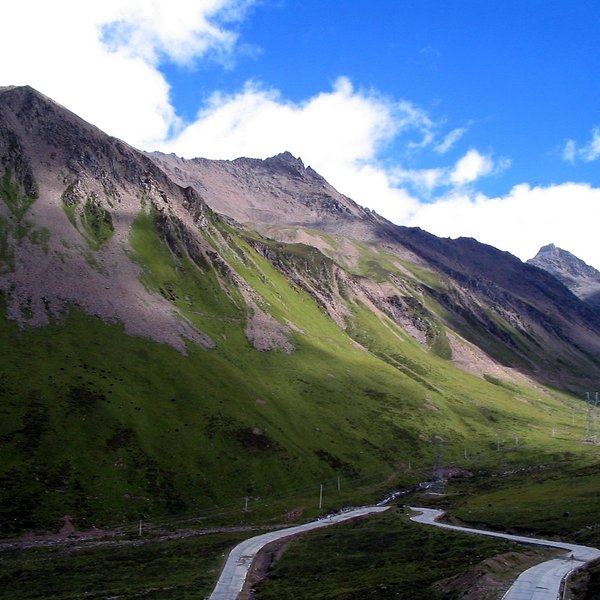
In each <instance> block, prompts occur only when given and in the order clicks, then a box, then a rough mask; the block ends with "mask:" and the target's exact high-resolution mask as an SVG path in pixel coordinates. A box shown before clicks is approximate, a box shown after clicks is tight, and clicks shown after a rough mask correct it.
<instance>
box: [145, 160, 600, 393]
mask: <svg viewBox="0 0 600 600" xmlns="http://www.w3.org/2000/svg"><path fill="white" fill-rule="evenodd" d="M149 156H150V157H151V158H152V159H153V160H154V161H155V163H156V164H157V165H158V166H159V167H160V168H161V169H163V170H164V171H165V172H166V173H167V174H168V175H169V176H170V177H171V178H172V179H173V180H174V181H176V182H177V183H178V184H180V185H182V186H192V187H193V188H194V189H196V190H197V191H198V193H199V194H200V195H201V197H202V198H203V200H205V201H206V203H207V204H208V205H209V206H210V207H211V208H212V209H213V210H214V211H216V212H218V213H220V214H224V215H227V216H229V217H231V218H233V219H236V220H237V221H239V222H241V223H243V224H245V225H246V226H248V227H250V228H252V229H253V230H255V231H260V232H262V233H263V234H264V235H267V236H269V237H271V238H275V239H278V240H280V241H282V242H286V243H302V244H306V245H310V246H312V247H315V248H317V249H318V250H319V251H321V252H322V253H324V254H325V255H327V256H328V257H329V258H331V259H332V260H333V261H335V263H336V264H337V265H340V266H342V267H343V268H344V269H346V270H347V271H350V272H352V273H355V274H358V273H360V272H361V271H360V269H361V266H362V267H364V264H365V258H364V255H365V249H367V248H368V250H369V251H370V252H376V253H379V252H381V251H384V252H385V253H386V254H387V255H388V257H389V258H390V259H391V260H392V261H394V263H395V264H394V267H393V268H392V269H390V271H389V273H385V270H386V269H385V268H384V269H381V264H377V261H371V262H370V263H369V262H368V261H367V264H371V265H372V266H373V268H374V269H375V270H380V272H379V273H378V275H377V276H378V277H379V278H380V279H384V280H385V282H386V284H387V285H389V284H391V287H390V288H386V289H385V290H384V289H381V286H380V287H379V288H378V289H377V290H374V289H370V290H369V292H368V293H369V294H370V295H371V297H373V296H377V297H376V298H374V303H375V304H376V305H377V306H378V307H379V308H380V309H381V310H382V311H383V312H384V313H386V314H387V315H389V316H390V317H391V318H392V319H395V320H397V321H399V322H402V324H403V326H404V327H405V328H407V329H408V330H412V331H413V332H415V331H418V330H419V328H420V329H421V332H420V333H421V338H420V339H421V341H423V340H424V339H425V338H426V337H427V335H429V342H430V345H431V342H432V341H433V338H434V337H435V335H434V334H433V333H432V331H433V330H434V329H436V327H437V326H431V327H430V328H429V332H428V333H427V332H424V331H423V324H422V322H421V325H419V324H418V323H419V319H416V320H415V319H414V318H413V317H414V316H415V311H414V307H412V308H411V307H410V303H411V302H413V301H416V302H417V303H418V305H421V306H422V305H426V306H430V305H431V303H432V302H434V303H436V304H437V306H438V310H434V311H433V312H434V313H436V314H437V315H438V317H441V313H442V312H443V317H442V318H441V321H442V322H443V325H444V326H445V327H449V328H450V330H451V331H453V332H454V333H456V334H458V335H459V336H460V339H463V338H464V339H466V340H468V341H469V342H471V343H473V344H474V345H475V346H476V347H478V348H480V349H481V350H483V351H484V353H485V355H486V356H491V357H492V358H493V359H495V360H496V361H498V362H499V363H501V364H503V365H505V366H510V367H515V368H518V369H520V370H522V371H524V372H527V373H528V374H535V376H536V377H537V378H540V379H541V380H544V381H547V382H550V381H551V382H552V383H554V384H558V385H559V386H560V385H570V384H569V383H568V381H567V380H569V379H570V378H571V375H570V374H569V373H572V371H573V370H574V371H575V372H577V376H576V378H575V379H577V380H579V382H580V383H582V382H581V379H580V378H581V373H580V369H581V367H582V366H583V365H585V367H584V368H585V369H589V373H590V376H592V375H591V374H592V373H593V372H596V369H597V357H598V353H599V351H600V345H599V340H598V332H599V331H600V315H598V314H595V313H594V312H593V311H592V310H590V308H589V306H587V305H586V304H584V303H582V302H581V301H579V300H578V299H577V298H576V297H574V295H573V294H572V293H571V292H570V290H569V289H567V287H566V286H564V285H563V284H561V283H560V282H559V281H557V280H556V279H555V278H554V277H552V276H549V275H547V274H546V273H544V272H540V271H539V270H537V269H533V268H532V267H531V266H530V265H528V264H523V263H522V262H521V261H520V260H519V259H517V258H516V257H514V256H512V255H510V254H509V253H506V252H501V251H499V250H497V249H495V248H493V247H491V246H487V245H484V244H481V243H478V242H477V241H475V240H473V239H465V238H459V239H457V240H450V239H440V238H437V237H435V236H433V235H431V234H429V233H427V232H425V231H422V230H420V229H418V228H407V227H401V226H397V225H393V224H392V223H390V222H389V221H386V220H385V219H383V218H382V217H380V216H379V215H377V214H376V213H374V212H371V211H369V210H367V209H363V208H361V207H359V206H358V205H356V204H355V203H354V202H353V201H352V200H350V199H349V198H346V197H345V196H343V195H341V194H339V193H338V192H336V191H335V190H333V189H332V188H331V186H329V185H328V184H327V183H326V182H325V181H324V180H323V178H322V177H320V176H319V175H318V174H316V173H315V172H314V170H312V169H311V168H310V167H304V165H303V163H302V161H301V160H300V159H297V158H294V157H293V156H292V155H291V154H290V153H284V154H281V155H279V156H276V157H273V158H270V159H266V160H264V161H260V160H256V159H247V158H240V159H237V160H234V161H214V160H212V161H211V160H206V159H193V160H185V159H182V158H179V157H177V156H175V155H173V154H171V155H165V154H161V153H157V152H154V153H150V154H149ZM361 261H363V263H362V265H361ZM398 261H401V264H402V266H400V265H399V263H398ZM415 267H417V268H421V269H426V270H427V271H429V272H430V274H431V275H430V278H429V279H427V278H426V279H425V280H420V281H419V287H418V290H411V289H407V288H406V287H405V286H401V287H400V288H398V287H395V288H394V286H395V285H396V284H397V282H398V278H397V277H395V276H394V275H393V270H394V269H399V268H400V269H401V270H403V271H404V273H406V269H407V268H408V270H409V271H410V270H411V269H412V270H413V275H414V268H415ZM369 274H370V275H373V274H374V273H369ZM390 276H391V277H390ZM394 277H395V278H394ZM431 278H433V279H434V280H435V284H433V283H432V281H431ZM379 283H380V284H381V283H382V282H379ZM371 288H372V286H371ZM415 292H416V294H415ZM419 318H420V317H419ZM416 335H417V338H418V337H419V336H418V334H416ZM458 339H459V338H455V337H452V336H451V337H450V340H449V343H450V344H451V345H452V344H454V345H458V344H459V342H458V341H457V340H458ZM575 348H576V349H575ZM457 353H459V351H457ZM576 356H577V358H575V357H576ZM567 365H568V366H567ZM565 366H567V368H566V369H565ZM573 381H574V380H573Z"/></svg>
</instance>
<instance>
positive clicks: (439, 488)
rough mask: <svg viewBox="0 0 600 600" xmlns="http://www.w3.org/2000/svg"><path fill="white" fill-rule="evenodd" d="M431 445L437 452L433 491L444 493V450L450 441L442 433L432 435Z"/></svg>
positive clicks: (434, 464)
mask: <svg viewBox="0 0 600 600" xmlns="http://www.w3.org/2000/svg"><path fill="white" fill-rule="evenodd" d="M431 445H432V446H433V450H434V452H435V458H434V463H433V486H432V487H433V491H434V492H436V493H438V494H443V493H444V484H445V480H444V459H443V452H444V450H445V448H446V446H447V445H448V442H447V441H446V440H445V439H444V438H443V437H442V436H440V435H437V434H435V433H434V434H432V435H431Z"/></svg>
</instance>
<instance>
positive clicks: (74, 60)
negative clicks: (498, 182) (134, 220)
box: [0, 0, 600, 267]
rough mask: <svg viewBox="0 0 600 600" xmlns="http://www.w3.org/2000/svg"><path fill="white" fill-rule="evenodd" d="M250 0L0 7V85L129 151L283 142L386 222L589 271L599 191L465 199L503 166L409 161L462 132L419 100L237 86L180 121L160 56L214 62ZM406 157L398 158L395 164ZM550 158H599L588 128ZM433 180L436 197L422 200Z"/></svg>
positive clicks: (345, 84)
mask: <svg viewBox="0 0 600 600" xmlns="http://www.w3.org/2000/svg"><path fill="white" fill-rule="evenodd" d="M257 1H259V0H195V1H194V2H189V1H188V0H103V1H102V2H79V1H76V0H54V1H53V2H47V1H46V0H20V1H19V2H12V3H10V2H9V3H5V4H6V5H5V6H3V10H2V23H3V31H2V36H0V52H1V53H2V56H4V57H5V60H3V61H1V62H0V85H24V84H29V85H32V86H34V87H36V88H37V89H39V90H40V91H42V92H44V93H46V94H47V95H49V96H50V97H52V98H54V99H55V100H57V101H58V102H61V103H62V104H64V105H65V106H67V107H69V108H70V109H71V110H73V111H75V112H76V113H77V114H79V115H80V116H82V117H83V118H85V119H87V120H88V121H91V122H92V123H94V124H96V125H98V126H99V127H101V128H102V129H104V130H105V131H107V132H108V133H110V134H112V135H116V136H118V137H121V138H123V139H125V140H126V141H128V142H129V143H131V144H133V145H135V146H138V147H141V148H147V149H154V148H156V147H158V146H159V145H161V144H162V147H163V149H165V150H168V151H176V152H177V153H179V154H182V155H184V156H187V157H193V156H206V157H214V158H236V157H238V156H240V155H247V156H254V157H266V156H270V155H273V154H276V153H279V152H282V151H283V150H290V151H291V152H292V153H293V154H295V155H296V156H301V157H302V158H303V159H304V161H305V163H307V164H310V165H311V166H313V167H314V168H315V169H316V170H317V171H319V172H320V173H321V174H322V175H324V176H325V177H326V178H327V179H328V180H329V181H330V182H331V183H332V184H333V185H334V186H335V187H337V188H338V189H339V190H340V191H342V192H343V193H345V194H347V195H349V196H350V197H352V198H354V199H355V200H356V201H357V202H359V203H361V204H363V205H365V206H368V207H370V208H373V209H374V210H376V211H377V212H379V213H380V214H382V215H384V216H386V217H387V218H389V219H390V220H392V221H394V222H396V223H399V224H410V225H418V226H421V227H423V228H425V229H428V230H430V231H432V232H433V233H435V234H438V235H447V236H459V235H469V236H472V237H475V238H477V239H479V240H480V241H483V242H487V243H490V244H493V245H495V246H497V247H499V248H502V249H506V250H509V251H511V252H513V253H514V254H516V255H518V256H519V257H521V258H523V259H525V258H529V257H531V256H533V255H534V254H535V253H536V252H537V249H538V248H539V247H540V246H541V245H544V244H546V243H549V242H554V243H556V244H557V245H559V246H561V247H564V248H565V249H567V250H569V251H571V252H574V253H575V254H577V255H578V256H580V257H581V258H583V259H584V260H586V261H587V262H589V263H590V264H593V265H594V266H596V267H600V250H598V249H597V248H598V245H597V242H596V241H595V240H596V231H594V230H593V229H594V227H595V224H596V223H597V222H598V220H599V219H598V217H599V216H600V214H599V211H600V208H599V207H600V190H598V189H594V188H591V187H589V186H586V185H583V184H574V183H569V184H563V185H556V186H551V187H548V188H530V187H529V186H528V185H526V184H523V185H520V186H516V187H514V188H513V189H512V190H511V191H510V193H509V194H507V195H505V196H501V197H496V198H489V197H487V196H484V195H481V194H477V193H476V192H475V191H474V189H473V184H475V183H476V182H477V181H478V180H479V179H480V178H482V177H484V176H489V175H492V174H495V173H497V172H499V171H500V170H502V169H504V168H507V166H508V164H509V162H508V161H507V160H506V159H496V158H493V157H492V155H491V154H487V155H486V154H482V153H480V152H479V151H478V150H476V149H471V150H469V151H468V152H466V153H465V154H464V155H463V156H462V157H461V158H459V159H458V160H457V161H456V162H454V164H452V163H449V164H447V165H442V166H435V167H427V166H425V168H422V167H421V168H419V167H417V168H415V167H414V160H412V159H414V156H416V155H419V156H422V154H424V153H425V152H427V151H433V152H435V153H437V154H438V155H445V154H446V153H447V152H449V151H450V150H451V149H453V148H454V147H455V144H456V143H457V142H458V141H459V140H460V139H462V138H463V136H464V135H465V133H466V130H465V128H457V129H454V130H452V131H450V132H449V133H447V134H446V135H444V136H440V135H439V131H440V126H439V124H438V123H436V122H434V121H433V120H432V119H431V117H430V116H429V115H428V114H427V113H426V112H425V111H424V110H422V109H421V108H419V107H418V106H415V105H414V104H412V103H410V102H407V101H397V100H393V99H390V98H386V97H384V96H382V95H381V94H379V93H378V92H376V91H373V90H356V89H354V88H353V86H352V83H351V81H350V80H349V79H347V78H343V77H342V78H339V79H338V80H337V81H336V82H335V84H334V86H333V88H332V89H331V90H329V91H325V92H322V93H320V94H317V95H315V96H313V97H312V98H308V99H306V100H305V101H304V102H299V103H293V102H289V101H287V100H286V99H285V98H283V97H282V96H281V94H279V92H277V91H276V90H273V89H269V88H265V87H261V86H260V85H257V84H253V83H248V84H247V85H246V86H245V87H244V88H243V89H242V90H240V91H239V92H238V93H236V94H232V95H222V94H218V93H215V94H214V95H213V97H212V98H211V100H210V102H208V103H207V104H206V105H205V106H204V107H203V108H202V110H201V111H200V112H199V113H198V116H197V119H196V120H195V122H194V123H191V124H187V125H184V124H183V123H181V122H180V120H179V119H178V117H177V114H176V111H175V109H174V107H173V105H172V103H171V101H170V97H169V94H170V88H169V83H168V82H167V81H166V79H165V77H164V75H163V74H162V72H161V71H160V66H161V63H162V62H164V61H167V60H168V61H172V62H175V63H177V64H180V65H186V66H189V65H193V63H194V62H195V61H196V60H198V59H199V58H200V57H204V58H207V57H210V59H211V60H218V61H221V62H223V63H225V62H226V61H227V58H228V57H231V56H232V53H234V52H235V51H236V48H237V47H238V44H239V42H238V38H237V33H236V29H235V23H236V22H239V21H240V19H242V18H244V15H245V13H246V11H247V10H248V8H249V7H250V6H251V5H253V4H254V3H255V2H257ZM173 132H176V133H178V135H174V134H173ZM388 144H395V147H396V148H397V150H398V152H397V155H396V159H395V160H394V161H393V162H392V163H388V162H385V163H384V162H383V161H382V160H380V159H381V156H382V155H383V149H384V148H387V147H388ZM407 157H409V158H410V159H411V160H407V161H406V162H407V163H408V164H403V163H404V159H405V158H407ZM563 157H564V158H565V159H566V160H570V161H571V162H575V161H576V160H583V161H588V162H589V161H593V160H596V159H597V158H598V157H600V129H594V130H592V133H591V139H590V140H589V141H588V142H587V143H586V144H585V145H583V146H581V147H578V146H577V144H576V142H575V141H573V140H569V141H568V142H567V143H566V145H565V148H564V151H563ZM438 159H439V157H438ZM409 165H410V166H409ZM440 189H445V190H446V192H445V194H444V195H443V196H442V197H437V198H436V197H434V193H436V192H438V193H439V190H440ZM409 190H414V192H411V191H409ZM414 193H418V194H419V195H421V197H422V198H423V197H424V198H425V199H426V200H428V202H427V203H423V202H422V201H419V199H417V198H416V197H415V196H414V195H413V194H414Z"/></svg>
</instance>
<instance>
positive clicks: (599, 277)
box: [527, 244, 600, 307]
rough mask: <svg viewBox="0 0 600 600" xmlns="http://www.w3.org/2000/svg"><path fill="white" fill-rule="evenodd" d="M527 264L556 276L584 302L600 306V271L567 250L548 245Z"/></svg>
mask: <svg viewBox="0 0 600 600" xmlns="http://www.w3.org/2000/svg"><path fill="white" fill-rule="evenodd" d="M527 262H528V263H529V264H531V265H535V266H536V267H539V268H540V269H543V270H544V271H547V272H548V273H551V274H552V275H554V277H556V278H557V279H558V280H559V281H562V282H563V283H564V284H565V285H566V286H567V287H568V288H569V289H570V290H571V291H572V292H573V293H574V294H575V295H576V296H578V297H579V298H581V299H582V300H585V301H586V302H588V303H589V304H591V305H593V306H596V307H597V306H600V271H598V270H596V269H594V267H590V265H588V264H586V263H585V262H583V261H582V260H581V259H579V258H577V257H576V256H575V255H573V254H571V253H570V252H568V251H567V250H563V249H562V248H557V247H556V246H555V245H554V244H548V245H547V246H543V247H542V248H540V250H539V252H538V253H537V254H536V255H535V256H534V257H533V258H530V259H529V260H528V261H527Z"/></svg>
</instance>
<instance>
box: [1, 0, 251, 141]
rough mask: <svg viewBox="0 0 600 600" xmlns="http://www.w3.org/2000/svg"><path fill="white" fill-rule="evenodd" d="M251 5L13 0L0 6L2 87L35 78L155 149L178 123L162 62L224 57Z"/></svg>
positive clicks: (235, 1)
mask: <svg viewBox="0 0 600 600" xmlns="http://www.w3.org/2000/svg"><path fill="white" fill-rule="evenodd" d="M249 4H250V3H249V2H247V1H241V0H196V1H195V2H188V1H186V0H103V1H102V2H77V1H76V0H55V1H53V2H47V1H45V0H20V1H19V2H9V3H6V5H5V6H3V7H2V23H3V27H2V35H1V36H0V53H1V54H2V56H4V57H5V58H6V60H2V61H1V62H0V85H25V84H28V85H32V86H33V87H35V88H37V89H38V90H40V91H41V92H43V93H45V94H47V95H48V96H50V97H52V98H53V99H55V100H57V101H58V102H60V103H62V104H64V105H65V106H67V107H69V108H70V109H71V110H73V111H74V112H76V113H77V114H79V115H80V116H82V117H83V118H85V119H86V120H88V121H91V122H92V123H94V124H95V125H98V126H99V127H100V128H102V129H104V130H105V131H107V132H108V133H110V134H112V135H116V136H118V137H121V138H123V139H125V140H126V141H128V142H129V143H131V144H134V145H136V146H139V147H144V146H150V145H152V144H153V143H156V142H157V141H158V140H162V139H164V138H165V137H166V136H167V135H168V133H169V131H170V130H171V129H172V128H173V127H176V126H177V125H178V120H177V117H176V114H175V110H174V109H173V107H172V105H171V103H170V101H169V85H168V83H167V81H166V80H165V78H164V76H163V75H162V73H161V72H160V71H159V70H158V68H157V63H158V62H159V60H160V59H161V58H165V59H169V60H172V61H176V62H179V63H190V62H191V61H192V60H193V59H194V58H197V57H199V56H201V55H206V54H210V53H216V54H218V55H219V56H225V55H226V54H227V53H228V52H231V51H232V48H233V46H234V44H235V41H236V35H235V33H234V32H233V30H232V29H231V28H229V27H228V25H227V23H224V22H225V20H227V21H228V22H230V21H231V19H234V18H235V17H236V16H237V17H239V16H241V15H242V12H243V9H244V8H245V7H247V6H249ZM232 11H233V12H232ZM8 57H10V59H8Z"/></svg>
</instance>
